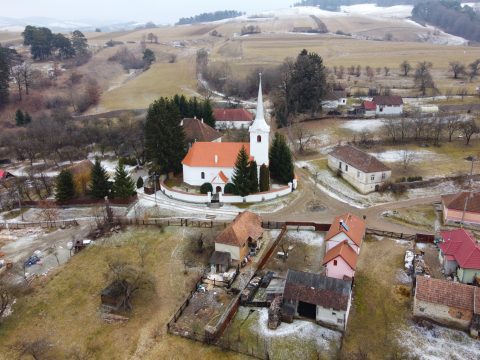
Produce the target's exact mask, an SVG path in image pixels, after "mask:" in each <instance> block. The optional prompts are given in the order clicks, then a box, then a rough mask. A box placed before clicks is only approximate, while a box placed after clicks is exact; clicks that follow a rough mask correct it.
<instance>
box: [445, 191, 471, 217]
mask: <svg viewBox="0 0 480 360" xmlns="http://www.w3.org/2000/svg"><path fill="white" fill-rule="evenodd" d="M468 196H470V197H469V199H468V202H467V209H466V211H468V212H475V213H480V192H476V193H471V192H461V193H458V194H450V195H443V196H442V202H443V205H444V206H445V207H446V208H447V209H451V210H459V211H463V210H464V208H465V200H466V198H467V197H468Z"/></svg>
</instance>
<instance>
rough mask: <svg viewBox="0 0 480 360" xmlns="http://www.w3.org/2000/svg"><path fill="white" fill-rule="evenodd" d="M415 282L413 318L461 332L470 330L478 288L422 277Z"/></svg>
mask: <svg viewBox="0 0 480 360" xmlns="http://www.w3.org/2000/svg"><path fill="white" fill-rule="evenodd" d="M416 281H417V286H416V289H415V297H414V300H413V315H414V316H416V317H420V318H426V319H430V320H433V321H435V322H438V323H440V324H443V325H446V326H450V327H454V328H458V329H462V330H467V329H468V328H469V327H470V325H471V322H472V319H473V316H474V310H475V306H474V297H475V292H476V293H477V294H476V296H477V298H478V296H479V295H478V293H480V289H479V288H477V287H475V286H471V285H465V284H461V283H458V282H453V281H448V280H440V279H434V278H429V277H425V276H417V280H416ZM477 310H478V307H477Z"/></svg>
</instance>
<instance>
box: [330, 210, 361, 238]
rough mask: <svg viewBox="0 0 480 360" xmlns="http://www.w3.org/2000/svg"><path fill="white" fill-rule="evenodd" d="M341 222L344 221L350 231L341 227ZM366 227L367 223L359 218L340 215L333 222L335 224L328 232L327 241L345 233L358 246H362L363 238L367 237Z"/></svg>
mask: <svg viewBox="0 0 480 360" xmlns="http://www.w3.org/2000/svg"><path fill="white" fill-rule="evenodd" d="M340 220H342V221H343V223H344V224H345V225H346V227H347V228H348V231H347V230H346V229H345V228H344V227H343V226H341V225H340ZM366 227H367V226H366V224H365V221H363V220H362V219H360V218H359V217H358V216H355V215H352V214H344V215H340V216H337V217H336V218H335V219H334V220H333V223H332V225H331V226H330V229H329V230H328V232H327V236H326V237H325V240H326V241H328V240H330V239H331V238H332V237H334V236H335V235H337V234H340V233H341V232H343V233H345V234H346V235H347V236H348V237H349V238H350V239H351V240H352V241H353V242H354V243H355V244H356V245H357V246H361V245H362V241H363V237H364V236H365V230H366Z"/></svg>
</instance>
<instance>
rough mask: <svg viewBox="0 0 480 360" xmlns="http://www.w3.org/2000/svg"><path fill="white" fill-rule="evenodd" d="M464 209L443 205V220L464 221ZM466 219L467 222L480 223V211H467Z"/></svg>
mask: <svg viewBox="0 0 480 360" xmlns="http://www.w3.org/2000/svg"><path fill="white" fill-rule="evenodd" d="M462 215H463V211H460V210H449V209H447V208H446V207H445V206H443V221H444V222H447V221H452V222H455V221H462ZM464 221H465V222H466V223H470V224H475V225H480V214H479V213H472V212H468V211H466V212H465V217H464Z"/></svg>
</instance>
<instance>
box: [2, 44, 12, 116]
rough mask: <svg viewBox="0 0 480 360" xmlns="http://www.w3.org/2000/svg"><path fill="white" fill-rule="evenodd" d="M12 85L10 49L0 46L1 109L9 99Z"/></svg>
mask: <svg viewBox="0 0 480 360" xmlns="http://www.w3.org/2000/svg"><path fill="white" fill-rule="evenodd" d="M9 86H10V54H9V49H6V48H3V47H1V46H0V109H2V108H3V107H4V106H5V105H6V104H7V103H8V100H9V90H8V88H9Z"/></svg>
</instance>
